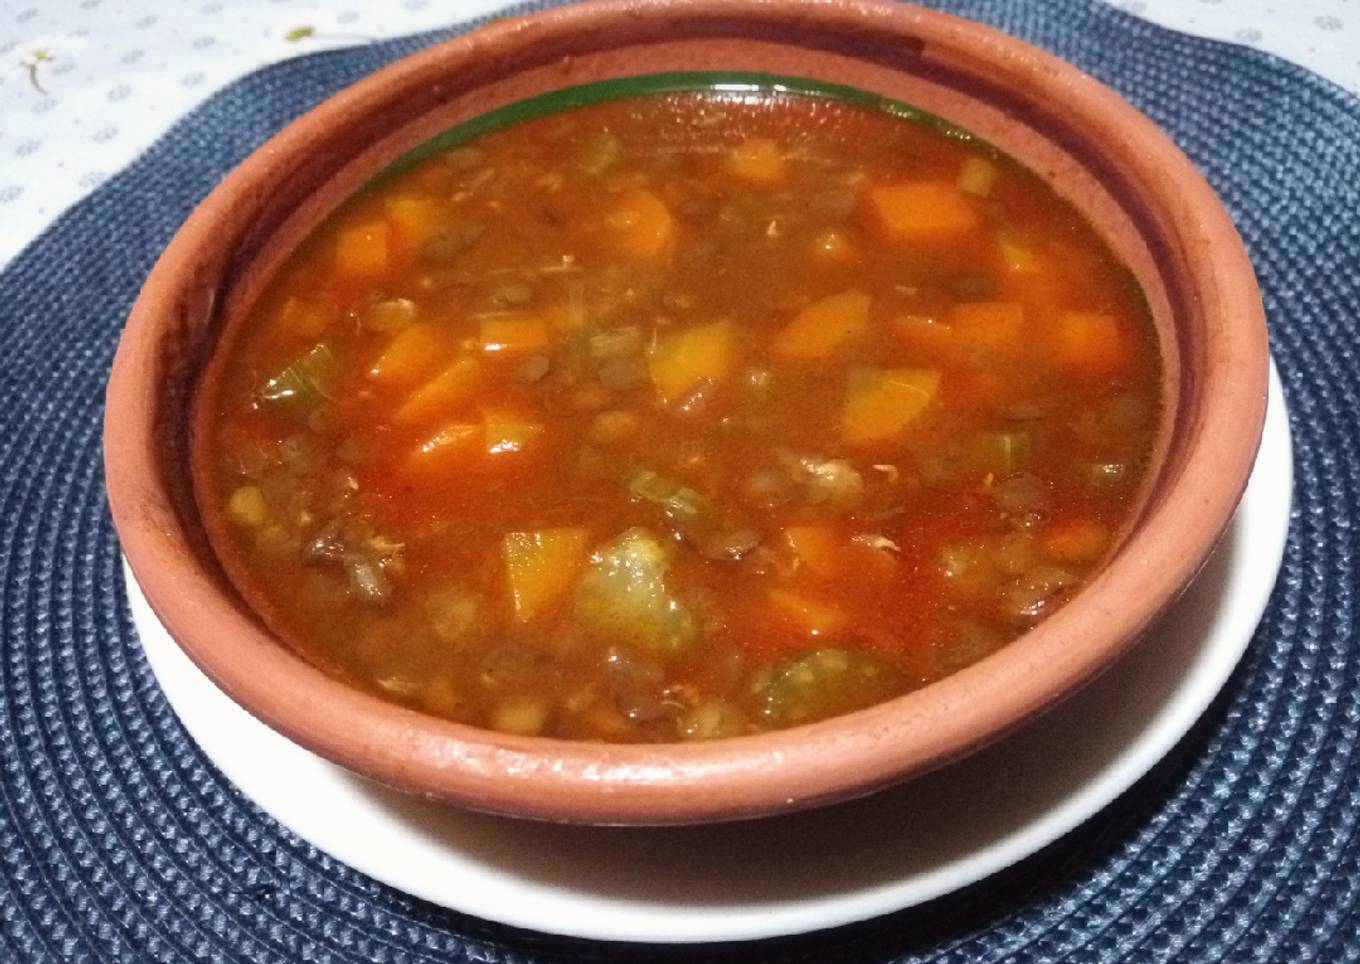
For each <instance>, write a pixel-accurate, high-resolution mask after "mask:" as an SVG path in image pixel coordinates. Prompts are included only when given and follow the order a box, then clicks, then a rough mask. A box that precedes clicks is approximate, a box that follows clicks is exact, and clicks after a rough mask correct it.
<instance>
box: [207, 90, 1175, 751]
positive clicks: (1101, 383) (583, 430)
mask: <svg viewBox="0 0 1360 964" xmlns="http://www.w3.org/2000/svg"><path fill="white" fill-rule="evenodd" d="M222 351H224V352H226V354H225V355H224V356H223V358H222V359H221V360H220V364H218V365H217V366H216V368H215V375H214V377H213V379H212V380H210V382H209V383H208V384H206V385H205V386H204V387H203V389H202V392H201V395H200V400H199V418H200V421H199V425H200V431H199V432H198V434H197V437H196V439H195V443H194V444H195V447H196V452H195V463H196V467H197V471H196V485H197V491H198V497H199V500H200V506H201V510H202V512H203V514H204V516H205V519H206V523H207V526H208V530H209V534H210V537H211V539H212V542H213V544H214V546H215V549H216V550H217V552H218V553H219V555H220V557H221V559H222V561H223V563H224V566H225V568H226V570H227V572H228V573H229V575H230V577H231V578H232V579H233V581H234V582H235V584H236V585H237V587H238V588H239V590H240V591H241V593H242V594H243V596H244V597H245V598H246V599H247V601H248V602H250V603H251V604H252V605H253V606H254V607H255V608H256V609H257V611H258V612H259V613H260V614H261V616H262V618H263V619H264V620H265V621H266V622H267V623H268V624H269V625H270V627H271V628H272V629H273V630H274V631H275V632H277V633H278V634H279V635H280V636H281V637H282V638H283V639H284V640H285V641H286V642H287V643H288V644H289V645H290V646H292V647H294V648H295V649H296V650H297V651H298V652H299V653H301V654H303V655H304V656H305V657H306V658H307V659H309V660H310V661H312V662H313V663H315V664H316V665H318V666H319V667H322V668H323V669H325V670H326V671H328V672H330V673H333V674H335V675H337V676H339V677H340V678H343V679H344V680H347V681H349V682H351V683H352V684H353V685H356V686H359V687H363V688H365V689H367V690H370V691H372V692H373V693H376V694H378V695H380V696H382V697H384V698H387V699H390V700H394V701H397V702H400V703H402V704H406V705H409V706H411V707H414V708H417V709H419V710H422V711H424V712H428V713H432V714H437V715H439V716H444V717H447V718H450V719H453V720H458V721H463V722H467V723H470V724H474V725H477V726H481V727H489V728H494V729H497V730H501V731H504V732H510V733H519V734H540V735H545V736H552V737H560V738H570V739H587V740H606V741H628V742H633V741H675V740H685V739H706V738H714V737H726V736H735V735H740V734H745V733H753V732H759V731H762V730H768V729H775V728H782V727H787V726H793V725H797V724H801V723H807V722H811V721H814V720H817V719H822V718H825V717H827V716H831V715H835V714H839V713H844V712H848V711H851V710H854V709H857V708H861V707H864V706H868V705H871V704H873V703H876V702H880V701H882V700H885V699H889V698H892V697H894V696H897V695H899V694H902V693H905V692H908V691H910V690H912V689H915V688H917V687H921V686H925V685H927V684H929V683H930V682H932V681H934V680H937V679H940V678H941V677H943V676H946V675H948V674H950V673H952V672H955V671H957V670H958V669H960V668H962V667H965V666H967V665H969V664H970V663H973V662H975V661H976V660H978V659H981V658H983V657H985V656H986V655H987V654H988V653H990V652H992V651H994V650H995V649H997V648H998V647H1001V646H1003V645H1005V644H1006V643H1008V642H1009V641H1011V640H1013V639H1014V638H1016V637H1017V636H1018V635H1020V634H1022V633H1023V632H1025V631H1026V630H1027V629H1029V628H1030V627H1032V626H1033V625H1034V624H1035V622H1036V621H1038V620H1040V619H1042V618H1043V617H1044V616H1045V615H1046V614H1048V613H1050V612H1052V611H1053V610H1054V609H1056V608H1057V607H1059V606H1061V605H1062V603H1063V602H1064V601H1065V600H1066V599H1068V598H1069V597H1070V596H1071V594H1072V593H1073V592H1074V591H1076V590H1077V589H1078V588H1079V587H1080V586H1081V584H1082V582H1083V580H1084V579H1086V578H1087V577H1088V575H1089V574H1090V573H1091V572H1093V571H1094V569H1096V568H1098V566H1099V565H1100V563H1101V562H1102V560H1103V559H1104V558H1105V556H1106V555H1107V553H1108V552H1109V551H1110V550H1111V548H1112V547H1113V546H1114V545H1115V543H1116V542H1117V540H1118V538H1119V536H1120V534H1121V532H1122V531H1123V528H1124V526H1125V525H1126V523H1127V522H1128V516H1129V513H1130V512H1131V511H1132V508H1133V505H1134V501H1135V498H1136V495H1137V493H1138V491H1139V489H1140V483H1141V481H1142V478H1143V475H1144V474H1145V471H1146V465H1147V461H1148V457H1149V452H1150V450H1151V446H1152V442H1153V434H1154V432H1155V430H1156V426H1157V423H1158V413H1159V405H1160V398H1159V391H1160V388H1159V386H1160V380H1159V377H1160V376H1159V355H1158V349H1157V341H1156V336H1155V332H1154V329H1153V325H1152V323H1151V320H1150V318H1149V315H1148V311H1147V308H1146V305H1145V302H1144V300H1143V298H1142V295H1141V292H1140V291H1139V289H1138V287H1137V284H1136V283H1135V282H1134V280H1133V279H1132V276H1131V275H1130V273H1129V272H1128V271H1127V270H1126V269H1125V268H1124V267H1122V266H1121V265H1120V264H1119V263H1118V262H1117V261H1116V260H1115V259H1114V258H1113V257H1112V255H1111V253H1110V251H1109V250H1108V248H1107V247H1106V245H1105V244H1104V243H1103V242H1102V240H1101V239H1100V237H1099V235H1098V234H1097V233H1096V231H1095V230H1094V229H1093V228H1092V227H1091V226H1090V225H1089V224H1087V223H1086V222H1085V221H1084V220H1083V219H1082V217H1081V216H1080V215H1079V214H1078V213H1077V212H1076V211H1075V210H1074V209H1073V208H1072V207H1071V206H1070V205H1069V204H1067V203H1066V202H1065V201H1063V200H1062V199H1060V198H1059V197H1058V196H1057V195H1056V194H1055V193H1054V192H1053V190H1052V189H1050V188H1049V187H1048V186H1047V185H1046V184H1045V183H1044V182H1043V181H1042V180H1041V179H1040V178H1038V177H1036V176H1035V175H1033V174H1032V173H1030V172H1028V171H1026V170H1025V169H1024V168H1022V167H1021V166H1019V165H1018V164H1016V163H1015V162H1014V161H1012V160H1011V159H1009V158H1007V157H1006V156H1004V155H1002V154H1000V153H998V152H997V151H995V150H994V149H993V148H991V147H990V146H989V145H987V144H985V143H983V142H981V141H979V140H977V139H975V138H972V137H970V136H967V135H966V134H964V133H963V132H960V131H957V130H953V129H950V128H948V127H947V126H945V125H942V124H939V123H936V122H934V121H932V120H931V119H929V118H913V117H904V116H901V115H900V113H894V112H892V111H889V110H885V109H882V108H880V107H876V106H873V105H870V104H859V103H852V102H849V101H847V100H844V99H838V98H832V97H824V96H814V95H807V94H789V93H780V92H775V91H768V92H766V91H762V92H759V93H751V92H730V91H723V90H716V89H715V90H692V91H681V92H668V93H657V94H648V95H642V96H632V97H621V98H617V99H612V100H606V101H602V102H599V103H593V104H586V105H583V106H577V107H574V108H571V109H569V110H564V111H561V112H556V113H548V114H544V115H542V116H537V117H533V118H530V119H526V120H521V121H519V122H516V123H514V124H510V125H508V126H505V127H502V128H500V129H497V130H492V131H488V132H485V133H482V134H480V135H478V136H476V137H473V138H471V139H468V140H464V141H463V142H461V143H455V144H451V145H448V146H441V147H439V149H437V150H430V151H426V152H425V156H422V157H420V158H419V159H418V160H415V161H412V162H411V163H409V164H407V165H406V166H405V167H404V168H402V169H400V170H397V171H394V172H392V173H390V174H388V175H386V176H384V177H382V178H380V179H378V180H377V181H375V182H374V183H373V184H372V185H370V186H369V187H368V188H366V189H364V190H363V191H361V192H360V194H359V195H358V196H357V197H355V198H354V199H352V200H351V201H350V202H349V203H347V204H346V205H344V206H343V207H342V208H341V209H340V210H339V211H337V212H336V213H335V214H334V215H332V216H331V217H330V218H329V219H328V220H327V221H326V222H325V223H323V224H322V225H321V226H320V227H319V228H318V229H317V230H316V231H315V232H313V234H312V236H311V237H310V238H309V239H308V240H307V241H306V242H305V243H304V244H303V245H301V246H300V247H299V249H298V250H297V251H296V252H295V253H294V254H293V255H292V256H290V258H289V259H288V260H287V261H286V262H285V263H284V264H283V266H282V267H281V268H280V269H279V270H278V272H277V274H276V275H275V276H274V277H273V279H272V280H271V281H270V283H269V285H268V287H267V290H266V291H265V293H264V294H263V296H262V297H261V298H260V299H259V300H258V302H257V303H256V304H255V305H254V306H253V308H252V309H251V310H250V312H249V313H248V317H246V318H245V319H244V320H243V323H242V324H241V325H240V326H239V327H237V328H235V329H233V330H232V331H230V332H228V334H227V337H226V338H225V339H224V343H223V348H222Z"/></svg>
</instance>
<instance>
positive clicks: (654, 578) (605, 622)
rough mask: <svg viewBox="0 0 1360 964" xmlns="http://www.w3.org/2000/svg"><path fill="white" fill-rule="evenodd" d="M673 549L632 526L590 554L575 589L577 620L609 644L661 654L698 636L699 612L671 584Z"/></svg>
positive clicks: (683, 647)
mask: <svg viewBox="0 0 1360 964" xmlns="http://www.w3.org/2000/svg"><path fill="white" fill-rule="evenodd" d="M671 555H672V548H671V547H670V546H669V545H667V544H666V543H665V542H663V541H662V540H661V539H660V538H658V537H657V536H655V535H653V534H652V533H651V532H648V531H647V530H646V529H642V528H634V529H629V530H627V531H626V532H624V533H623V534H622V535H620V536H619V537H618V538H617V539H615V540H614V541H613V542H611V543H609V544H608V545H606V546H604V547H603V548H601V549H600V550H599V551H597V552H596V553H595V554H594V555H593V556H591V558H590V565H589V568H588V569H587V570H586V573H585V575H584V576H583V577H582V578H581V582H580V585H579V586H578V587H577V590H576V600H575V604H576V621H577V624H578V625H579V626H580V627H581V628H582V629H583V630H584V631H586V632H588V633H593V634H595V635H597V636H599V637H601V638H602V639H603V640H604V641H606V642H610V643H624V644H629V645H633V646H637V647H639V648H640V649H643V650H646V651H648V652H652V653H656V654H657V655H661V656H670V655H675V654H677V653H681V652H683V651H684V650H686V649H688V648H689V647H690V646H691V645H692V644H693V643H694V642H695V640H696V639H697V638H698V635H699V623H698V620H696V619H695V617H694V614H693V613H692V612H690V611H689V609H688V608H687V607H686V606H685V605H684V604H683V603H681V602H680V601H679V600H678V599H676V598H675V596H673V595H672V594H671V593H670V592H669V591H668V590H667V588H666V578H665V577H666V570H667V569H669V568H670V564H671Z"/></svg>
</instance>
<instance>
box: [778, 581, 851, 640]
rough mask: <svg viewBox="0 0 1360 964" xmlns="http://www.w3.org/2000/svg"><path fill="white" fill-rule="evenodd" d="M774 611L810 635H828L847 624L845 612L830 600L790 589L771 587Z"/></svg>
mask: <svg viewBox="0 0 1360 964" xmlns="http://www.w3.org/2000/svg"><path fill="white" fill-rule="evenodd" d="M768 598H769V601H770V605H771V607H772V608H773V609H774V611H775V612H776V613H777V614H778V615H779V616H781V617H783V618H784V619H785V620H786V621H788V622H789V623H792V624H793V625H794V626H796V627H797V628H798V629H799V630H800V631H801V632H804V633H806V634H807V635H809V636H826V635H828V634H829V633H833V632H835V631H836V630H837V629H839V628H840V627H841V626H843V625H845V622H846V618H847V617H846V615H845V612H844V611H843V610H841V609H839V608H837V607H836V606H833V605H831V604H830V603H828V602H824V601H822V600H820V599H815V598H813V597H811V596H808V595H804V594H803V593H801V592H795V591H793V590H790V589H771V590H770V593H769V597H768Z"/></svg>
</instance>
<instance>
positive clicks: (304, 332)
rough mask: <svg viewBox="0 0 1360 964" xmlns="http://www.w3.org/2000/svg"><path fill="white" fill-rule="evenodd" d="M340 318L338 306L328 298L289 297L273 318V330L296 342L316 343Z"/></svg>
mask: <svg viewBox="0 0 1360 964" xmlns="http://www.w3.org/2000/svg"><path fill="white" fill-rule="evenodd" d="M339 317H340V306H339V305H337V304H336V303H335V302H334V301H332V300H331V299H330V298H308V297H302V296H300V295H290V296H289V297H288V298H287V300H285V301H284V303H283V306H282V307H281V308H279V311H278V314H277V315H275V316H274V324H273V328H274V330H275V331H277V332H278V333H279V334H281V335H284V336H286V337H289V338H296V339H297V340H298V341H308V342H312V341H316V340H317V339H318V338H320V337H321V335H322V333H324V332H325V330H326V329H327V328H329V327H330V326H331V323H332V322H333V321H335V320H336V319H337V318H339Z"/></svg>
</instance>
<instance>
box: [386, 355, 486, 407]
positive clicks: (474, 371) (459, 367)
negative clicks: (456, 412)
mask: <svg viewBox="0 0 1360 964" xmlns="http://www.w3.org/2000/svg"><path fill="white" fill-rule="evenodd" d="M479 373H480V366H479V365H478V364H477V360H476V359H475V358H469V357H467V356H466V355H464V356H462V357H459V358H456V359H454V361H453V363H452V364H450V365H449V366H448V367H446V368H445V369H444V370H443V371H442V372H440V373H439V374H438V375H435V376H434V377H433V378H431V379H430V380H429V381H427V382H426V383H425V384H424V385H422V386H421V387H420V388H419V389H417V390H416V391H414V392H412V393H411V395H410V396H408V397H407V399H406V401H404V402H402V403H401V405H399V406H398V407H397V410H396V411H395V412H394V413H393V416H392V417H393V419H394V420H395V421H397V422H402V423H405V424H410V423H413V422H424V421H429V420H431V419H433V418H438V417H439V416H441V415H442V416H447V415H449V414H450V411H449V410H450V409H452V408H453V407H454V406H455V405H458V404H460V403H462V402H465V401H467V399H469V398H470V397H471V396H472V393H473V390H474V389H475V388H476V387H477V378H478V375H479Z"/></svg>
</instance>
